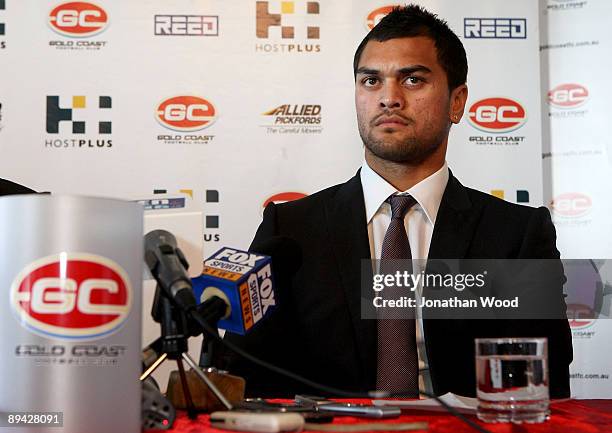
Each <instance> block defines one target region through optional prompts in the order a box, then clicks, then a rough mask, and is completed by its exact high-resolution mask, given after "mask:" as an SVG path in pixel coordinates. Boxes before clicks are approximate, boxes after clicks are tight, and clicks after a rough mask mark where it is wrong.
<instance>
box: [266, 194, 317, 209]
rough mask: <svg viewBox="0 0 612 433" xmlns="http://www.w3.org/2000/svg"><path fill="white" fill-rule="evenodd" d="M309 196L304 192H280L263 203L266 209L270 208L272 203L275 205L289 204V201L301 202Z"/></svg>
mask: <svg viewBox="0 0 612 433" xmlns="http://www.w3.org/2000/svg"><path fill="white" fill-rule="evenodd" d="M307 196H308V194H304V193H303V192H295V191H289V192H279V193H278V194H274V195H272V196H270V197H268V198H267V199H266V200H265V201H264V202H263V209H265V208H266V206H268V205H269V204H270V203H274V204H281V203H287V202H289V201H293V200H299V199H301V198H304V197H307Z"/></svg>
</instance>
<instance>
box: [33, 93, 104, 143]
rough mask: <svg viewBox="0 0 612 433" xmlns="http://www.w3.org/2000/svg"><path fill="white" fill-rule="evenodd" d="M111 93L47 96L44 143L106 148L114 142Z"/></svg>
mask: <svg viewBox="0 0 612 433" xmlns="http://www.w3.org/2000/svg"><path fill="white" fill-rule="evenodd" d="M111 109H112V98H111V97H110V96H106V95H104V96H97V97H93V96H85V95H77V96H71V97H60V95H49V96H47V110H46V111H47V116H46V131H47V133H48V134H50V136H49V137H47V138H46V139H45V147H46V148H51V149H67V148H70V149H107V148H110V147H112V146H113V141H112V121H111V120H110V113H111Z"/></svg>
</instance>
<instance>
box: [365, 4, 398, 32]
mask: <svg viewBox="0 0 612 433" xmlns="http://www.w3.org/2000/svg"><path fill="white" fill-rule="evenodd" d="M397 6H400V4H394V5H388V6H381V7H379V8H376V9H374V10H373V11H371V12H370V13H369V14H368V16H367V17H366V20H365V25H366V29H367V30H372V29H373V28H374V26H376V24H378V23H379V22H380V20H382V19H383V18H384V17H385V16H386V15H387V14H388V13H389V12H391V11H392V10H393V8H394V7H397Z"/></svg>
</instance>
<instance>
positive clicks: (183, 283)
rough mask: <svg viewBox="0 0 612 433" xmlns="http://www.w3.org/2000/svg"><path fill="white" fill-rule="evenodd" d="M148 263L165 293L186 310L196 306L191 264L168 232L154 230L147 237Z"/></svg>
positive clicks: (146, 259) (146, 253)
mask: <svg viewBox="0 0 612 433" xmlns="http://www.w3.org/2000/svg"><path fill="white" fill-rule="evenodd" d="M145 263H146V264H147V266H148V268H149V270H150V271H151V275H152V276H153V278H155V281H157V284H158V285H159V287H160V289H161V290H162V291H163V292H164V294H165V295H166V296H167V297H168V298H169V299H170V300H172V301H173V302H174V303H175V304H176V305H178V306H179V307H180V308H181V309H182V310H184V311H189V310H191V309H192V308H194V307H195V306H196V302H195V298H194V296H193V290H192V287H191V279H190V278H189V275H188V274H187V268H189V263H187V259H185V256H184V255H183V252H182V251H181V250H180V249H179V248H178V247H177V243H176V238H175V237H174V235H173V234H172V233H170V232H167V231H165V230H153V231H151V232H149V233H147V234H146V235H145Z"/></svg>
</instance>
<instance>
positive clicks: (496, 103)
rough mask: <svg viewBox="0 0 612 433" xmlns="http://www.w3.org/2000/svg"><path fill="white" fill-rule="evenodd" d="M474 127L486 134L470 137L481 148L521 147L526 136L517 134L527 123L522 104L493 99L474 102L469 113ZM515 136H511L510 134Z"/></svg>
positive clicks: (498, 98)
mask: <svg viewBox="0 0 612 433" xmlns="http://www.w3.org/2000/svg"><path fill="white" fill-rule="evenodd" d="M467 117H468V121H469V123H470V125H471V126H472V127H474V128H475V129H477V130H479V131H481V132H483V133H485V134H481V135H473V136H470V137H469V141H470V142H471V143H474V144H477V145H479V146H483V145H485V146H519V145H520V144H522V143H523V142H524V141H525V136H524V135H521V134H518V133H516V132H515V131H517V130H519V129H520V128H521V127H522V126H523V125H524V124H525V123H526V122H527V113H526V110H525V108H524V106H523V105H522V104H520V103H519V102H517V101H515V100H514V99H511V98H505V97H492V98H484V99H481V100H479V101H476V102H473V103H472V104H471V105H470V106H469V108H468V113H467ZM510 132H512V133H513V134H511V135H509V134H508V133H510Z"/></svg>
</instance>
